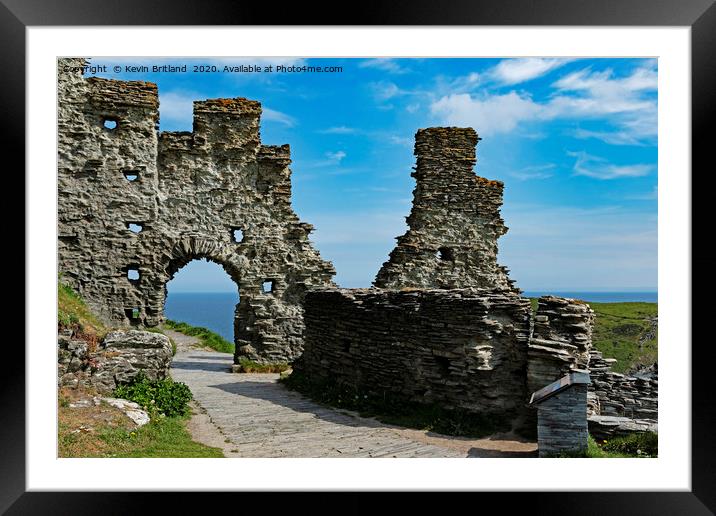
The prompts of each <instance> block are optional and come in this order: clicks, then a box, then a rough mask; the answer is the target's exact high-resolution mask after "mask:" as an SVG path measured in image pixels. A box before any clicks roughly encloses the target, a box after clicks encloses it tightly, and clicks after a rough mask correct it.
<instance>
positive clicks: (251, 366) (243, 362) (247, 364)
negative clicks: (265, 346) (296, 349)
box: [239, 357, 291, 373]
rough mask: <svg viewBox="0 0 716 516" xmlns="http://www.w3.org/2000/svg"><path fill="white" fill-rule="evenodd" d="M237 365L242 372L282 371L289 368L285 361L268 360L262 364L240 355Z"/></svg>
mask: <svg viewBox="0 0 716 516" xmlns="http://www.w3.org/2000/svg"><path fill="white" fill-rule="evenodd" d="M239 366H241V367H240V368H241V372H242V373H283V372H284V371H287V370H288V369H290V368H291V366H290V365H289V364H287V363H286V362H270V363H266V364H262V363H260V362H254V361H253V360H249V359H248V358H244V357H240V358H239Z"/></svg>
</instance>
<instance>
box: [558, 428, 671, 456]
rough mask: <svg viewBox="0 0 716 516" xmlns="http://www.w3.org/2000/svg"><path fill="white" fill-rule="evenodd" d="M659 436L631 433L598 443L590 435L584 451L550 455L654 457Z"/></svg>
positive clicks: (649, 433)
mask: <svg viewBox="0 0 716 516" xmlns="http://www.w3.org/2000/svg"><path fill="white" fill-rule="evenodd" d="M658 441H659V437H658V435H657V434H655V433H653V432H644V433H636V434H631V435H629V436H626V437H616V438H614V439H612V440H609V441H602V442H600V443H598V442H597V441H596V440H595V439H594V437H592V436H591V435H590V436H589V440H588V441H587V450H586V451H584V452H563V453H557V454H554V455H550V457H554V458H580V457H581V458H590V459H633V458H652V457H656V456H657V455H658Z"/></svg>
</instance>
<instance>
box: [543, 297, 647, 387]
mask: <svg viewBox="0 0 716 516" xmlns="http://www.w3.org/2000/svg"><path fill="white" fill-rule="evenodd" d="M531 301H532V307H533V310H534V309H536V308H537V299H535V298H532V299H531ZM589 305H590V306H591V307H592V309H593V310H594V313H595V315H596V319H595V321H594V333H593V335H592V344H593V345H594V347H595V348H597V349H598V350H599V351H601V352H602V353H604V357H605V358H616V359H617V362H616V363H615V364H614V365H613V366H612V370H614V371H616V372H618V373H623V372H625V371H628V370H630V369H632V368H633V367H638V366H649V365H652V364H654V363H656V362H657V357H658V340H659V339H658V332H656V331H655V332H654V336H653V338H646V337H647V336H648V333H649V331H650V329H651V322H650V321H649V319H651V318H652V317H656V315H657V313H658V305H657V303H589Z"/></svg>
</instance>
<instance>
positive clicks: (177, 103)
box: [159, 91, 201, 129]
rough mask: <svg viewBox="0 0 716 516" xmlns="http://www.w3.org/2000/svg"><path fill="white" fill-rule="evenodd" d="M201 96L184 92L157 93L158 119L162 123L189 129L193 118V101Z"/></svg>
mask: <svg viewBox="0 0 716 516" xmlns="http://www.w3.org/2000/svg"><path fill="white" fill-rule="evenodd" d="M200 98H201V96H200V95H199V94H197V93H192V92H186V91H169V92H166V93H164V92H159V117H160V120H161V121H162V122H171V123H172V124H173V125H177V126H184V127H186V128H188V129H190V128H191V125H192V120H193V118H194V101H195V100H199V99H200Z"/></svg>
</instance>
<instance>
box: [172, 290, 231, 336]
mask: <svg viewBox="0 0 716 516" xmlns="http://www.w3.org/2000/svg"><path fill="white" fill-rule="evenodd" d="M238 302H239V295H238V294H237V293H235V292H174V293H173V292H169V294H168V295H167V303H166V306H165V307H164V315H166V317H167V318H168V319H171V320H173V321H182V322H185V323H189V324H191V325H192V326H203V327H204V328H209V329H210V330H212V331H215V332H216V333H218V334H219V335H221V336H222V337H224V338H225V339H226V340H228V341H229V342H234V310H235V309H236V305H237V304H238Z"/></svg>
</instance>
